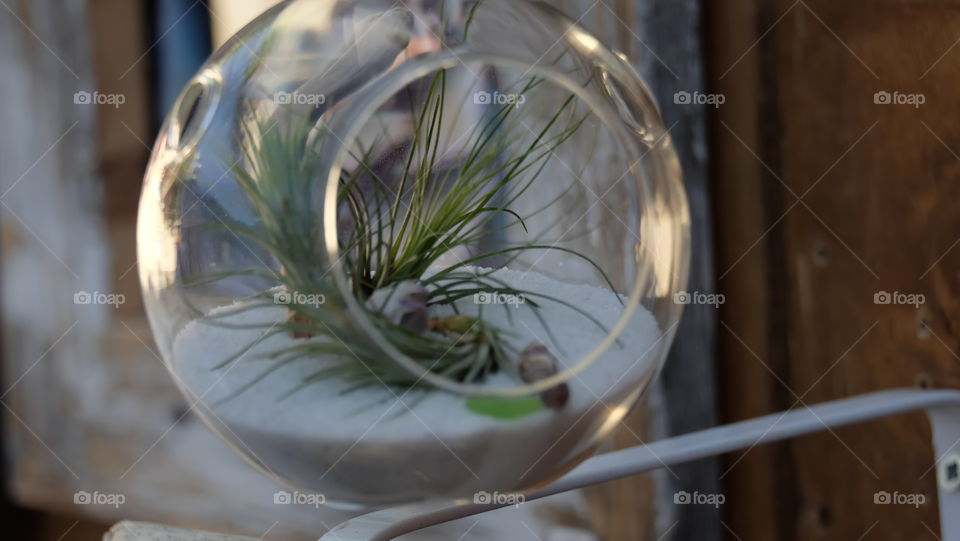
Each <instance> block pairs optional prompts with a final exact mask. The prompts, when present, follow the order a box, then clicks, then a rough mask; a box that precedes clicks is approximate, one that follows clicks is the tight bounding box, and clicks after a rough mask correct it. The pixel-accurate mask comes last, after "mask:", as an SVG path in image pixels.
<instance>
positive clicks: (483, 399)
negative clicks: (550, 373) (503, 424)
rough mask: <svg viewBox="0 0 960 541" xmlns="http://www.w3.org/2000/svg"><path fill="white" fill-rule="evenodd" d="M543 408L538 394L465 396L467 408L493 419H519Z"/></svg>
mask: <svg viewBox="0 0 960 541" xmlns="http://www.w3.org/2000/svg"><path fill="white" fill-rule="evenodd" d="M543 408H544V405H543V401H542V400H540V397H539V396H518V397H499V396H472V397H470V398H467V409H468V410H470V411H472V412H473V413H476V414H477V415H486V416H487V417H493V418H495V419H519V418H521V417H526V416H527V415H533V414H534V413H536V412H538V411H540V410H542V409H543Z"/></svg>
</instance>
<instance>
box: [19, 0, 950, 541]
mask: <svg viewBox="0 0 960 541" xmlns="http://www.w3.org/2000/svg"><path fill="white" fill-rule="evenodd" d="M402 1H403V0H398V2H402ZM424 1H427V0H424ZM409 2H411V3H413V2H414V0H409ZM273 3H274V2H271V1H269V0H257V1H254V0H219V1H217V0H209V1H208V0H153V1H148V0H0V126H2V130H0V324H2V341H0V348H2V351H0V367H2V381H0V383H2V385H0V406H2V408H0V414H2V415H0V421H2V423H0V442H2V447H0V452H2V453H3V458H4V462H3V464H4V468H3V472H2V475H3V487H4V491H3V493H2V495H0V498H2V499H0V523H2V524H3V525H4V527H5V528H4V529H5V532H4V533H6V534H7V535H8V536H9V538H11V539H30V540H34V539H35V540H52V541H60V540H65V541H82V540H93V539H100V538H101V536H102V535H103V534H104V532H105V531H106V530H107V528H109V526H110V524H113V523H115V522H117V521H119V520H124V519H135V520H146V521H153V522H161V523H166V524H171V525H177V526H185V527H191V528H204V529H209V530H215V531H220V532H229V533H236V534H244V535H249V536H252V537H254V538H267V539H277V540H288V539H289V540H295V539H315V538H316V537H318V536H319V534H320V533H322V532H323V531H324V530H325V529H326V528H328V527H330V526H332V525H334V524H336V523H337V522H338V521H339V520H342V519H343V518H344V517H345V516H346V515H345V514H343V513H339V512H335V511H328V510H327V511H321V510H317V509H314V508H312V507H306V508H303V507H296V506H293V507H291V506H278V505H275V504H274V501H273V499H272V495H273V494H274V493H275V491H276V490H277V487H276V486H274V485H273V484H272V482H270V481H269V480H267V479H265V478H263V477H262V476H261V475H260V474H259V473H257V472H255V471H253V470H252V469H251V468H249V467H248V466H247V465H246V464H244V463H243V462H242V461H241V459H239V458H237V457H235V456H234V455H233V454H232V453H231V452H230V451H229V450H228V449H227V448H226V446H225V445H224V444H222V443H221V442H220V441H219V440H217V439H216V437H215V436H213V434H212V433H210V432H209V431H208V430H207V429H206V428H205V427H203V426H202V425H201V424H200V423H199V421H197V420H196V419H195V418H194V417H193V416H192V415H191V413H190V410H191V409H192V406H193V405H192V404H188V403H185V402H184V401H183V399H182V398H181V396H180V395H179V394H178V393H177V391H176V390H175V388H174V387H173V384H172V381H171V379H170V378H169V376H167V375H166V372H165V370H164V368H163V366H162V363H161V361H160V360H159V358H158V357H157V355H156V353H155V349H154V345H153V343H152V340H151V337H150V331H149V328H148V325H147V323H146V319H145V317H144V314H143V306H142V303H141V301H140V294H139V284H138V278H137V269H136V251H135V223H136V210H137V201H138V197H139V191H140V185H141V177H142V174H143V169H144V166H145V164H146V160H147V158H148V156H149V152H150V146H151V145H152V142H153V139H154V137H155V135H156V132H157V130H158V129H159V125H160V122H162V119H163V117H164V116H165V114H166V111H167V110H168V108H169V107H170V105H171V104H172V102H173V101H174V99H175V98H176V96H177V94H178V93H179V91H180V89H181V88H182V86H183V85H184V83H185V82H186V81H187V80H188V78H189V77H190V76H191V75H192V74H193V73H194V72H195V70H196V69H197V68H198V67H199V66H200V64H201V63H202V62H203V60H204V59H205V58H206V57H207V56H208V55H209V54H210V52H211V51H212V50H213V49H214V48H216V47H217V46H218V45H219V44H221V43H223V42H224V40H225V39H227V37H229V36H230V35H231V34H232V33H233V32H235V31H236V30H237V29H239V28H240V27H241V26H242V25H243V24H244V23H245V22H246V21H248V20H250V19H251V18H252V17H254V16H255V15H256V14H258V13H260V12H261V11H262V10H263V9H265V8H267V7H269V6H270V5H272V4H273ZM551 3H552V4H553V5H555V6H556V7H558V8H559V9H561V10H563V11H565V12H566V13H567V14H568V15H570V16H571V18H573V19H576V20H578V21H579V22H580V23H581V24H582V25H584V26H586V27H587V28H588V29H589V30H591V31H592V32H594V33H595V34H596V35H598V36H600V37H601V38H602V39H603V40H605V41H606V42H607V43H608V44H609V45H611V46H612V47H614V48H616V49H618V50H620V51H623V52H624V53H625V54H626V55H627V56H628V57H629V58H630V59H631V60H632V61H633V62H634V64H635V66H636V67H637V69H638V70H639V71H640V72H641V73H643V75H644V76H645V77H646V78H647V80H648V82H649V83H650V85H651V89H652V90H653V92H654V94H656V96H657V98H658V99H659V101H660V104H661V106H662V109H663V116H664V119H665V122H666V125H667V126H668V127H670V132H671V134H672V136H673V138H674V141H675V143H676V145H677V148H678V151H679V153H680V156H681V159H682V162H683V166H684V171H685V178H686V183H687V188H688V191H689V196H690V201H691V207H692V214H693V217H694V223H693V234H694V239H693V240H694V245H693V249H694V253H693V273H692V277H691V284H690V288H689V290H690V293H691V296H690V298H691V299H706V298H709V299H712V300H711V301H710V303H706V302H704V303H700V304H697V302H698V301H696V300H694V304H691V305H690V306H688V307H687V308H688V310H687V312H686V314H685V318H684V321H683V323H682V324H681V327H680V331H679V332H678V335H677V340H676V344H675V346H674V350H673V352H672V354H671V359H670V360H669V362H668V366H667V368H666V369H665V371H664V373H663V375H662V377H661V379H660V381H659V382H658V386H657V388H656V389H654V391H653V392H652V393H651V394H650V396H649V398H648V400H647V401H646V403H645V404H644V406H643V407H640V408H638V410H637V411H635V412H634V413H633V414H632V415H631V417H630V418H629V419H628V420H627V421H626V422H625V423H624V425H623V426H622V427H621V429H620V430H619V431H618V434H617V436H616V437H615V439H614V441H613V442H612V444H611V446H613V447H627V446H632V445H638V444H640V443H643V442H644V441H651V440H654V439H658V438H662V437H666V436H669V435H674V434H680V433H685V432H689V431H691V430H696V429H698V428H704V427H707V426H712V425H715V424H718V423H723V422H732V421H737V420H741V419H746V418H750V417H755V416H759V415H763V414H768V413H773V412H777V411H782V410H787V409H795V408H803V407H805V406H807V405H809V404H815V403H818V402H822V401H826V400H830V399H835V398H840V397H844V396H849V395H853V394H858V393H864V392H869V391H873V390H878V389H886V388H894V387H918V388H956V387H958V386H960V357H958V355H957V351H958V348H960V343H958V341H960V331H958V330H957V324H958V323H957V322H958V321H960V319H958V316H960V313H958V312H960V301H958V299H960V282H958V277H960V275H958V268H960V267H958V264H960V249H957V248H956V246H957V244H960V211H958V209H957V204H956V201H957V200H956V199H953V198H952V197H953V196H951V194H954V195H958V192H960V183H958V182H957V177H958V175H960V123H957V122H956V121H955V120H956V119H957V118H958V115H960V100H958V99H957V98H956V97H955V96H953V93H954V89H955V88H956V87H957V83H960V69H958V65H960V47H958V45H960V10H958V7H960V6H958V4H957V3H956V2H948V1H945V0H939V1H938V0H929V1H925V2H917V1H913V0H910V1H908V0H884V1H882V2H878V1H867V0H847V1H846V2H833V1H829V0H739V1H737V2H707V1H705V0H595V1H591V0H559V1H556V2H551ZM930 437H931V435H930V430H929V426H928V424H927V422H926V420H925V418H924V416H923V415H922V414H918V415H905V416H899V417H895V418H892V419H887V420H882V421H875V422H871V423H865V424H860V425H856V426H852V427H848V428H844V429H838V430H832V431H825V432H822V433H819V434H817V435H812V436H807V437H803V438H798V439H794V440H790V441H787V442H784V443H779V444H774V445H764V446H758V447H756V448H751V449H749V450H747V451H745V452H740V453H735V454H731V455H727V456H724V457H721V458H719V459H716V460H706V461H700V462H697V463H693V464H688V465H685V466H682V467H676V468H671V469H670V470H667V471H661V472H657V473H655V474H652V475H645V476H638V477H635V478H631V479H626V480H622V481H618V482H616V483H610V484H607V485H604V486H600V487H595V488H591V489H589V490H586V491H584V493H583V494H577V495H572V496H570V497H565V498H561V499H557V500H552V501H550V500H548V501H547V502H546V503H545V504H544V505H541V506H538V507H536V508H533V509H531V510H525V511H524V512H525V513H528V514H529V515H523V516H529V521H530V522H521V523H517V524H515V525H514V527H515V528H516V529H515V533H516V535H515V536H513V538H514V539H518V540H521V539H531V540H535V539H541V540H542V541H563V540H569V539H575V540H587V541H589V540H591V539H602V540H607V541H621V540H623V541H644V540H651V541H652V540H659V539H678V540H687V539H696V540H698V541H701V540H712V539H731V540H741V541H747V540H769V539H778V540H795V539H796V540H805V541H806V540H811V539H823V540H844V541H846V540H859V539H896V540H900V539H939V537H938V536H939V531H938V530H939V528H938V523H939V518H938V512H937V501H936V480H935V472H934V471H933V470H932V468H931V465H932V463H933V459H934V457H933V452H932V449H931V447H930V443H929V442H930ZM683 493H687V494H700V495H706V496H710V497H709V498H706V499H701V500H700V501H703V502H706V501H709V502H710V503H699V504H698V503H697V501H694V502H693V503H686V500H685V499H684V498H679V497H678V495H680V494H683ZM885 494H886V495H888V496H891V495H892V496H891V497H890V498H887V499H886V500H885V498H884V495H885ZM898 495H899V496H900V497H899V498H898V497H897V496H898ZM518 524H522V525H526V526H527V528H526V530H523V529H522V528H523V526H521V525H518ZM531 525H532V526H531ZM564 536H565V537H564ZM453 538H455V537H453ZM501 538H502V537H501Z"/></svg>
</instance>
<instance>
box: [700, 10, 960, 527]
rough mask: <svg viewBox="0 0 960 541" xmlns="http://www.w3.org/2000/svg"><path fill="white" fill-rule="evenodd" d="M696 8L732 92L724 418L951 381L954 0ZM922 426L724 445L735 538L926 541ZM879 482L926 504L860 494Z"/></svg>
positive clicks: (722, 277)
mask: <svg viewBox="0 0 960 541" xmlns="http://www.w3.org/2000/svg"><path fill="white" fill-rule="evenodd" d="M706 20H707V21H709V34H710V39H709V44H710V47H709V51H710V53H711V54H710V57H709V62H710V70H711V84H712V85H713V86H714V88H715V89H716V91H718V92H722V93H724V94H725V96H726V98H727V102H726V104H725V105H724V106H722V107H721V108H719V109H718V110H717V114H716V117H715V122H714V123H713V127H712V130H713V133H712V136H713V145H712V150H713V155H714V157H715V173H716V175H715V178H716V180H715V185H716V193H715V201H716V212H717V235H716V238H717V252H718V256H717V272H718V276H719V284H720V288H721V291H723V292H724V293H725V294H726V297H727V304H726V305H725V306H724V307H723V310H722V311H721V332H720V338H721V344H722V365H721V369H720V370H721V374H722V383H721V385H722V388H723V390H724V400H723V406H724V418H725V420H727V421H732V420H738V419H743V418H746V417H752V416H756V415H760V414H764V413H770V412H773V411H776V410H780V409H786V408H802V407H804V405H805V404H812V403H816V402H820V401H824V400H828V399H832V398H838V397H843V396H848V395H852V394H856V393H863V392H867V391H871V390H876V389H883V388H890V387H910V386H921V387H956V386H957V384H958V383H960V358H958V356H957V351H960V344H958V333H957V316H958V309H960V303H958V293H960V283H958V280H957V279H958V264H960V249H958V248H957V247H956V246H957V244H958V237H960V212H958V211H957V204H956V199H954V198H953V195H956V194H957V192H958V191H960V183H958V177H960V158H958V156H960V127H958V126H960V124H958V123H957V122H956V120H957V118H958V112H960V100H958V99H957V97H956V95H955V94H956V90H955V89H956V88H957V83H958V82H960V81H958V80H960V70H958V68H957V65H958V61H960V47H958V37H960V4H957V3H956V2H948V1H939V2H937V1H929V2H919V1H900V0H885V1H865V0H848V1H845V2H835V1H829V0H803V1H793V0H776V1H756V0H750V1H744V2H736V3H729V4H728V3H724V4H719V3H718V4H715V5H712V6H711V8H710V12H709V14H708V17H707V19H706ZM878 92H887V93H889V95H890V97H891V98H893V99H892V100H891V101H896V99H897V96H898V94H895V93H899V95H900V96H903V97H902V98H901V99H902V100H903V101H910V95H913V94H921V95H922V96H923V98H921V99H925V103H923V104H922V105H919V106H914V105H911V104H896V103H893V104H887V103H884V101H885V96H886V94H876V93H878ZM875 96H876V97H875ZM913 101H918V100H916V99H915V100H913ZM878 102H879V103H878ZM881 292H889V293H891V294H892V293H894V292H899V293H901V294H922V295H924V296H925V299H924V300H925V302H924V303H923V304H921V305H920V306H919V307H917V306H910V305H906V304H882V303H881V304H878V303H876V302H875V298H874V297H875V295H877V294H878V293H881ZM878 300H880V301H882V300H883V299H882V298H881V299H878ZM900 300H908V299H900ZM895 302H896V299H895ZM929 440H930V432H929V428H928V426H927V423H926V421H925V419H924V417H923V416H922V415H909V416H901V417H898V418H894V419H890V420H884V421H878V422H873V423H868V424H864V425H858V426H854V427H850V428H846V429H842V430H836V431H831V432H825V433H821V434H818V435H815V436H809V437H805V438H799V439H797V440H793V441H790V442H786V443H783V444H777V445H771V446H765V447H759V448H755V449H752V450H749V451H747V452H745V453H739V454H737V455H735V456H731V457H729V459H728V461H727V464H726V467H725V469H726V472H725V474H724V476H723V479H724V482H725V483H726V487H727V488H726V493H727V496H728V498H727V499H728V505H727V515H728V516H727V518H726V519H725V526H726V527H727V528H728V530H729V534H730V536H731V538H732V539H741V540H743V541H749V540H755V539H756V540H761V539H779V540H792V539H797V540H804V541H806V540H811V539H836V540H850V539H934V538H935V535H937V530H938V528H937V524H938V513H937V507H936V505H937V502H936V494H935V479H934V473H933V471H932V470H931V469H930V465H931V464H932V460H933V455H932V451H931V448H930V444H929ZM881 491H884V492H888V493H891V494H894V493H900V494H908V495H913V494H922V495H924V496H925V499H926V503H925V504H924V505H921V506H920V507H919V508H915V507H913V506H909V505H896V504H893V505H878V504H875V503H874V499H875V495H876V494H877V493H878V492H881Z"/></svg>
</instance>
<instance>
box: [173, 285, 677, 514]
mask: <svg viewBox="0 0 960 541" xmlns="http://www.w3.org/2000/svg"><path fill="white" fill-rule="evenodd" d="M493 277H494V278H496V279H499V280H502V281H503V282H506V283H507V284H509V285H510V286H511V287H514V288H517V289H523V290H528V291H533V292H541V293H544V294H546V295H550V296H553V297H558V298H562V299H563V300H565V301H567V302H569V303H571V304H573V305H574V306H577V307H579V308H580V309H581V310H584V311H586V312H588V313H590V314H591V315H592V316H593V317H594V318H596V319H597V320H599V321H600V322H602V324H603V325H604V326H605V327H606V328H610V327H612V326H613V324H614V323H615V322H616V320H617V319H618V318H619V316H620V314H621V312H622V310H623V306H622V305H621V304H620V302H619V301H618V300H617V298H616V297H615V296H614V295H613V294H612V293H611V292H610V291H609V290H606V289H602V288H598V287H593V286H584V285H574V284H567V283H563V282H560V281H557V280H554V279H551V278H547V277H544V276H542V275H539V274H533V273H523V272H518V271H513V270H509V269H501V270H498V271H496V272H495V273H494V274H493ZM537 302H538V303H539V304H540V305H541V308H539V312H540V314H541V316H542V317H543V318H544V319H545V320H546V321H547V322H548V324H549V325H550V328H551V330H552V332H553V336H554V337H556V338H557V342H555V341H553V340H552V339H551V337H550V334H548V333H547V332H546V331H545V329H544V328H543V325H542V324H541V323H540V320H539V319H538V318H537V317H536V316H535V315H534V313H533V309H532V308H531V306H530V305H529V304H525V305H521V306H519V307H511V308H510V310H511V312H512V321H511V320H509V319H508V318H507V316H506V314H505V311H504V309H503V308H502V307H500V306H484V307H483V317H484V318H485V320H486V321H488V322H490V323H493V324H495V325H498V326H499V327H501V328H504V329H508V330H509V331H510V332H511V333H512V334H513V336H510V337H509V338H508V339H509V340H510V341H511V342H512V344H513V345H514V347H515V348H516V349H517V350H521V349H523V347H524V346H526V345H527V344H529V343H530V342H531V341H534V340H538V341H541V342H543V343H544V344H546V345H547V346H548V347H549V348H550V350H551V351H552V352H554V354H555V355H556V356H557V357H558V359H559V360H560V362H561V363H562V364H567V365H573V364H575V363H576V362H577V361H578V360H579V359H580V358H582V356H583V355H585V354H586V353H588V352H589V351H590V350H591V349H592V347H593V346H595V345H596V344H597V343H599V341H600V340H602V339H603V338H604V336H605V334H606V333H605V332H604V331H603V330H602V329H600V328H599V327H598V326H597V325H595V324H594V323H592V322H590V321H589V320H588V319H586V318H585V317H584V316H583V315H581V314H579V313H577V312H575V311H574V310H572V309H570V308H569V307H566V306H562V305H559V304H557V303H553V302H549V301H542V300H537ZM458 307H459V309H460V311H461V313H466V314H476V313H477V311H478V308H479V306H478V305H475V304H474V302H473V299H472V298H467V299H463V300H461V301H459V302H458ZM431 315H444V314H442V313H439V312H434V313H431ZM285 317H286V312H285V310H284V308H282V307H278V308H276V309H274V308H266V309H262V310H251V311H247V312H243V313H240V314H237V315H235V316H232V317H231V318H230V319H228V320H226V321H229V322H231V323H241V324H250V323H266V324H268V325H269V324H272V323H274V322H276V321H278V320H279V319H280V318H285ZM261 332H262V331H259V330H249V331H247V330H236V329H225V328H223V327H218V326H214V325H210V324H209V323H205V322H203V321H195V322H192V323H190V324H188V325H187V326H186V327H185V328H184V329H183V331H182V332H181V333H180V334H179V335H178V336H177V338H176V340H175V343H174V351H173V353H174V363H175V366H176V369H177V371H178V372H179V375H180V377H181V378H182V380H183V381H184V382H185V383H186V384H187V385H188V386H189V387H190V389H191V391H192V392H193V393H196V394H197V395H199V396H203V401H204V403H205V404H206V405H208V406H210V407H212V409H213V411H214V413H215V414H216V416H217V417H219V419H220V420H222V421H224V422H225V423H226V424H227V425H228V426H229V428H230V431H232V432H233V434H234V436H235V437H236V438H239V439H240V440H241V442H239V446H240V447H241V448H244V447H245V448H247V449H248V451H249V452H251V453H252V454H253V455H255V456H256V457H257V458H258V459H259V460H260V461H262V462H263V463H265V464H266V466H267V467H268V468H269V469H270V470H272V471H273V472H274V473H276V474H278V475H280V476H281V477H286V478H288V479H291V480H292V481H293V482H294V483H296V484H298V485H300V486H301V487H304V488H309V489H312V490H316V491H319V492H322V493H324V494H325V495H326V497H327V498H328V500H340V501H352V502H363V503H390V502H399V501H406V500H413V499H423V498H428V497H431V496H433V497H439V496H450V495H457V496H464V495H469V494H472V493H474V492H476V491H477V490H488V491H491V492H492V491H493V490H500V491H506V490H516V489H519V488H522V487H527V486H530V485H532V484H534V483H537V482H541V481H544V480H545V479H547V478H549V477H550V476H552V475H555V474H556V473H558V471H557V470H558V469H559V468H561V467H563V466H564V465H565V464H566V463H568V462H569V461H570V460H571V459H572V458H573V457H574V456H576V455H577V454H580V453H583V452H584V451H588V450H589V446H590V445H591V444H592V443H593V442H592V441H591V438H592V436H593V434H594V432H595V431H596V430H597V429H598V428H599V427H600V426H601V425H602V424H603V422H604V421H605V420H606V419H607V418H608V417H609V416H610V414H611V409H608V407H607V406H609V408H616V406H618V405H619V404H620V402H621V401H623V400H625V399H628V398H632V397H633V394H634V393H635V392H636V391H637V390H638V385H641V384H643V383H645V382H646V381H647V378H648V377H649V376H651V375H652V371H653V370H652V369H653V366H652V363H653V361H654V360H655V356H656V354H657V352H658V347H656V346H655V342H656V341H657V339H658V338H659V337H660V329H659V328H658V326H657V323H656V321H655V319H654V318H653V316H652V315H651V314H650V313H649V312H648V311H646V310H645V309H644V308H642V307H640V308H638V309H637V313H636V314H634V316H633V318H632V320H631V321H630V324H629V325H628V327H627V329H626V330H625V331H624V333H623V334H622V335H621V336H620V340H619V344H620V345H614V346H612V347H611V348H609V349H608V350H607V351H606V352H605V353H604V354H603V355H602V356H601V357H600V358H599V359H598V360H597V361H595V362H594V363H593V364H592V365H590V366H589V367H587V368H586V369H585V370H584V371H583V372H581V373H580V374H578V375H576V376H574V377H572V378H571V379H570V380H569V382H568V385H569V387H570V400H569V402H568V403H567V405H566V406H565V407H564V408H562V409H561V410H549V409H544V410H543V411H540V412H537V413H535V414H533V415H529V416H526V417H522V418H520V419H514V420H501V419H496V418H492V417H488V416H483V415H477V414H474V413H472V412H470V411H469V410H468V409H466V406H465V398H464V397H462V396H457V395H454V394H450V393H447V392H442V391H429V392H412V393H409V394H406V395H404V391H403V390H401V389H387V388H385V387H381V386H371V387H369V388H365V389H361V390H359V391H355V392H352V393H349V394H341V393H340V390H341V388H342V385H343V383H342V381H339V380H336V379H327V380H325V381H322V382H318V383H316V384H314V385H311V386H310V387H307V388H305V389H303V390H301V391H299V392H297V393H295V394H293V395H291V396H289V397H287V398H284V399H280V397H281V396H282V395H284V394H285V393H287V392H288V391H290V390H291V389H293V388H295V387H296V386H297V385H298V384H299V383H300V382H301V381H302V379H303V377H304V376H306V375H308V374H310V373H311V372H313V371H314V370H316V368H317V366H318V363H322V362H323V361H322V360H320V359H316V358H314V359H305V360H303V361H300V362H297V363H294V364H290V365H287V366H285V367H283V368H281V369H279V370H278V371H276V372H274V373H273V374H271V375H270V376H268V377H266V378H264V379H262V380H261V381H259V382H257V383H256V384H255V385H254V386H253V387H251V388H250V389H249V390H247V391H245V392H243V393H242V394H240V395H239V396H238V397H236V398H233V399H230V400H227V401H225V402H222V403H220V400H221V399H222V398H224V397H227V396H229V395H230V394H231V393H232V392H233V391H234V390H236V389H237V388H238V387H240V386H243V385H246V384H247V383H248V382H250V381H253V380H254V379H256V378H257V377H258V376H259V375H260V374H261V373H262V371H263V370H264V369H265V368H267V367H268V366H269V361H267V360H264V359H263V358H262V354H265V353H269V352H272V351H274V350H276V349H279V348H282V347H285V346H289V345H290V344H291V341H292V340H293V339H292V338H290V337H288V336H286V335H278V336H273V337H271V338H268V339H266V340H264V341H263V342H261V343H260V344H258V345H257V346H255V347H254V348H253V349H252V350H251V351H250V352H248V353H247V354H246V355H245V356H244V357H242V358H241V359H240V360H239V361H238V362H235V363H234V364H233V365H231V366H230V367H227V368H223V369H220V370H214V369H213V367H214V366H216V365H218V364H220V363H221V362H223V361H224V360H225V359H226V358H227V357H228V356H230V355H232V354H233V353H234V352H237V351H239V350H240V349H241V348H242V347H243V346H244V345H246V344H248V343H250V342H252V341H253V340H254V339H255V338H256V337H257V336H259V334H260V333H261ZM488 383H489V384H491V385H509V384H513V383H512V382H510V381H509V380H508V376H506V375H505V374H498V375H496V376H494V377H493V378H490V380H488ZM598 397H599V400H602V401H603V402H604V403H605V404H606V406H604V405H602V404H597V402H598ZM398 399H399V400H398ZM619 413H621V414H622V410H621V411H620V412H619ZM213 424H214V425H217V424H218V422H217V421H214V422H213ZM227 435H228V436H229V435H230V434H229V432H228V434H227ZM228 439H229V438H228ZM235 443H236V442H235Z"/></svg>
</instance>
